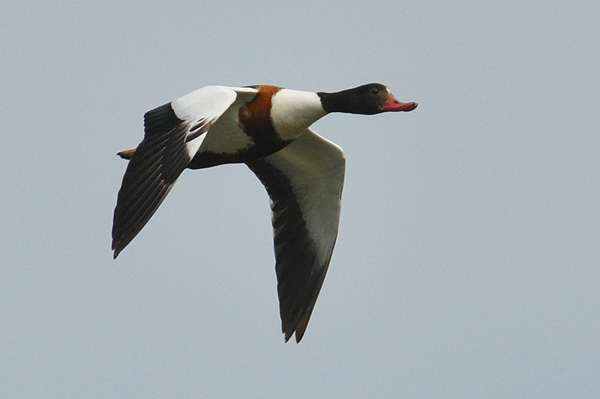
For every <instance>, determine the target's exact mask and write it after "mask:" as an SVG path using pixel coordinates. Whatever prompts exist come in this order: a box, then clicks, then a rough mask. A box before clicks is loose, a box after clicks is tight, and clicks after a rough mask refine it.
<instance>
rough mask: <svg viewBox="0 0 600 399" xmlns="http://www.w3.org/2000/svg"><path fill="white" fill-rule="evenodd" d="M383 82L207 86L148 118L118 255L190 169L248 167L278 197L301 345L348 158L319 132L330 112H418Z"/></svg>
mask: <svg viewBox="0 0 600 399" xmlns="http://www.w3.org/2000/svg"><path fill="white" fill-rule="evenodd" d="M416 107H417V104H416V103H414V102H410V103H401V102H400V101H398V100H396V99H395V98H394V97H393V96H392V94H391V92H390V90H389V89H388V88H387V87H385V86H384V85H381V84H378V83H371V84H366V85H362V86H359V87H355V88H353V89H348V90H343V91H339V92H335V93H324V92H318V93H312V92H305V91H298V90H290V89H284V88H281V87H276V86H266V85H262V86H249V87H225V86H206V87H203V88H201V89H198V90H196V91H193V92H191V93H189V94H187V95H185V96H183V97H180V98H178V99H176V100H174V101H172V102H170V103H168V104H165V105H162V106H160V107H158V108H155V109H153V110H151V111H148V112H147V113H146V114H145V115H144V126H145V135H144V139H143V140H142V142H141V143H140V144H139V145H138V147H137V148H135V149H132V150H126V151H122V152H120V153H119V155H120V156H121V157H122V158H125V159H129V164H128V166H127V170H126V172H125V176H124V177H123V182H122V184H121V188H120V190H119V194H118V199H117V205H116V208H115V212H114V219H113V228H112V238H113V241H112V249H113V250H114V253H113V254H114V257H115V258H116V257H117V256H118V255H119V253H120V252H121V251H122V250H123V249H124V248H125V247H126V246H127V245H128V244H129V243H130V242H131V240H133V238H134V237H135V236H136V235H137V234H138V233H139V232H140V230H141V229H142V228H143V227H144V226H145V225H146V223H147V222H148V220H149V219H150V218H151V217H152V215H153V214H154V212H156V210H157V209H158V207H159V206H160V204H161V203H162V201H163V200H164V199H165V197H166V196H167V194H168V193H169V191H171V188H172V187H173V185H174V184H175V182H176V181H177V178H178V177H179V175H180V174H181V172H183V170H184V169H186V168H189V169H202V168H208V167H211V166H216V165H222V164H227V163H245V164H246V165H248V167H249V168H250V169H251V170H252V172H254V173H255V174H256V176H257V177H258V178H259V179H260V181H261V182H262V184H263V185H264V186H265V188H266V190H267V193H268V194H269V198H270V200H271V210H272V224H273V230H274V243H275V258H276V265H275V269H276V274H277V282H278V284H277V291H278V295H279V309H280V316H281V322H282V331H283V334H285V341H286V342H287V341H288V340H289V339H290V338H291V337H292V335H293V334H294V333H295V335H296V342H300V340H301V339H302V336H303V335H304V332H305V330H306V326H307V324H308V321H309V319H310V315H311V313H312V311H313V308H314V306H315V302H316V300H317V296H318V295H319V291H320V290H321V286H322V285H323V280H324V278H325V274H326V272H327V268H328V267H329V262H330V260H331V255H332V252H333V247H334V244H335V241H336V238H337V232H338V224H339V219H340V206H341V194H342V186H343V183H344V171H345V158H344V153H343V151H342V149H341V148H340V147H338V146H337V145H336V144H334V143H332V142H330V141H328V140H326V139H324V138H323V137H321V136H319V135H318V134H316V133H315V132H314V131H312V130H311V129H310V126H311V125H312V124H313V123H314V122H315V121H317V120H318V119H320V118H322V117H323V116H325V115H327V114H328V113H331V112H344V113H351V114H363V115H374V114H379V113H382V112H395V111H412V110H414V109H415V108H416Z"/></svg>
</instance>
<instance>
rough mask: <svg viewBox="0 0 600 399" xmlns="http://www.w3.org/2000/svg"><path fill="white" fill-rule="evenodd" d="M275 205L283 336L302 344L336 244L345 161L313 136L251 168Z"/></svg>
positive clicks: (334, 148) (336, 149)
mask: <svg viewBox="0 0 600 399" xmlns="http://www.w3.org/2000/svg"><path fill="white" fill-rule="evenodd" d="M248 166H249V167H250V169H251V170H252V171H253V172H254V173H255V174H256V176H257V177H258V178H259V179H260V180H261V182H262V183H263V185H264V186H265V188H266V189H267V192H268V194H269V197H270V199H271V210H272V213H273V215H272V216H273V220H272V222H273V230H274V242H275V258H276V266H275V269H276V273H277V281H278V284H277V292H278V295H279V309H280V315H281V323H282V331H283V333H284V334H285V340H286V342H287V341H288V340H289V339H290V338H291V336H292V335H293V334H294V332H295V333H296V342H300V340H301V339H302V336H303V335H304V332H305V330H306V326H307V325H308V321H309V319H310V315H311V313H312V310H313V308H314V306H315V302H316V301H317V297H318V295H319V291H320V290H321V286H322V285H323V280H324V279H325V274H326V273H327V268H328V267H329V262H330V260H331V255H332V253H333V247H334V245H335V241H336V238H337V231H338V225H339V219H340V207H341V195H342V187H343V184H344V171H345V159H344V154H343V152H342V150H341V148H339V147H338V146H336V145H335V144H333V143H331V142H329V141H327V140H325V139H324V138H322V137H320V136H319V135H317V134H316V133H314V132H312V131H311V130H307V131H306V132H304V133H303V134H302V135H301V136H300V137H299V138H298V139H296V140H295V141H294V142H293V143H291V144H290V145H288V146H287V147H285V148H284V149H282V150H280V151H279V152H277V153H275V154H273V155H270V156H268V157H266V158H263V159H261V160H258V161H253V162H250V163H248Z"/></svg>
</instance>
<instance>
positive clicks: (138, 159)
mask: <svg viewBox="0 0 600 399" xmlns="http://www.w3.org/2000/svg"><path fill="white" fill-rule="evenodd" d="M255 93H256V90H255V89H252V88H235V89H234V88H229V87H223V86H207V87H203V88H201V89H198V90H196V91H193V92H191V93H189V94H187V95H185V96H183V97H180V98H178V99H177V100H175V101H172V102H170V103H168V104H165V105H162V106H160V107H158V108H155V109H153V110H151V111H148V112H147V113H146V114H145V115H144V126H145V135H144V140H143V141H142V142H141V143H140V145H139V146H138V147H137V148H136V149H135V152H134V153H133V156H132V157H131V160H130V161H129V165H128V166H127V170H126V171H125V176H123V182H122V183H121V189H120V190H119V194H118V198H117V206H116V208H115V213H114V218H113V229H112V237H113V241H112V249H113V250H114V257H115V258H116V257H117V256H118V255H119V253H120V252H121V251H122V250H123V249H124V248H125V247H126V246H127V245H128V244H129V243H130V242H131V240H133V239H134V237H135V236H136V235H137V234H138V233H139V232H140V230H141V229H142V228H143V227H144V226H145V225H146V223H147V222H148V220H150V218H151V217H152V215H153V214H154V212H156V210H157V209H158V207H159V206H160V204H161V203H162V201H163V200H164V199H165V197H166V196H167V194H168V193H169V191H170V190H171V188H172V187H173V184H175V181H176V180H177V178H178V177H179V175H180V174H181V172H183V170H184V169H185V168H186V167H187V166H188V164H189V163H190V160H191V159H192V158H193V157H194V155H195V154H196V152H197V151H198V149H199V148H200V145H201V144H202V141H203V140H204V138H205V137H206V132H207V131H208V129H209V128H210V127H211V126H212V124H213V123H215V122H216V121H217V119H219V117H220V116H221V115H222V114H223V113H224V112H225V111H226V110H227V109H228V108H229V107H230V106H231V104H233V103H234V102H235V100H236V98H237V97H238V94H243V95H249V96H251V97H253V96H254V94H255ZM251 97H250V98H251Z"/></svg>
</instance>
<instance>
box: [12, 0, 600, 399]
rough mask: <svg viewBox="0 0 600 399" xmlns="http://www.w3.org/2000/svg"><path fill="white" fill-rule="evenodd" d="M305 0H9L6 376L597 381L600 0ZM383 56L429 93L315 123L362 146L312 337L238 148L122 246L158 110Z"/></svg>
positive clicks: (352, 153) (473, 393)
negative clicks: (299, 332) (116, 249)
mask: <svg viewBox="0 0 600 399" xmlns="http://www.w3.org/2000/svg"><path fill="white" fill-rule="evenodd" d="M289 3H290V2H282V1H279V2H272V3H270V2H264V1H253V2H241V1H239V2H235V1H219V2H212V3H209V4H207V2H204V1H187V2H179V1H169V2H154V1H150V2H138V1H132V2H113V1H101V2H100V1H98V2H74V1H71V2H69V1H53V2H46V1H39V2H33V1H18V2H17V1H4V2H2V5H0V54H1V56H0V72H1V73H0V87H1V90H0V96H1V100H2V107H0V132H1V133H0V134H1V137H2V145H1V146H0V163H1V171H2V174H1V176H2V189H1V190H0V273H1V277H0V320H1V321H0V397H2V398H67V397H70V398H134V397H135V398H167V397H169V398H187V397H220V398H241V397H244V398H270V397H286V398H319V397H323V398H325V397H327V398H405V397H406V398H509V397H515V398H516V397H518V398H534V397H540V398H541V397H543V398H575V397H577V398H584V397H585V398H597V397H600V378H599V377H598V376H599V375H600V294H599V291H600V267H599V266H600V265H599V259H600V249H599V248H600V247H599V241H600V234H599V231H600V198H599V194H600V181H599V178H598V176H599V169H600V159H599V158H600V67H599V65H600V54H599V49H600V24H599V23H598V21H600V6H599V5H598V2H597V1H589V2H586V1H575V2H573V1H569V2H567V1H528V2H523V1H520V2H517V1H509V2H497V3H494V2H483V1H481V2H477V1H456V2H452V3H450V2H431V1H419V2H415V1H410V2H397V1H385V2H383V1H368V2H367V1H364V2H363V1H361V2H359V1H351V2H348V1H346V2H341V1H340V2H333V1H331V2H327V1H322V0H321V1H303V2H296V4H295V5H290V4H289ZM450 4H452V5H450ZM373 81H377V82H382V83H384V84H386V85H388V86H389V87H390V88H391V89H392V91H393V93H394V95H395V96H396V97H397V98H398V99H400V100H401V101H417V102H418V103H419V108H418V109H417V110H415V111H414V112H412V113H406V114H404V113H402V114H385V115H378V116H372V117H365V116H357V115H342V114H339V115H330V116H328V117H326V118H325V119H323V120H321V121H319V122H318V123H317V124H316V125H315V126H314V128H315V130H316V131H317V132H319V133H320V134H322V135H323V136H325V137H327V138H328V139H330V140H333V141H334V142H336V143H337V144H339V145H340V146H342V147H343V148H344V150H345V151H346V155H347V158H348V168H347V178H346V185H345V191H344V197H343V212H342V221H341V226H340V234H339V239H338V243H337V246H336V251H335V253H334V256H333V260H332V264H331V267H330V270H329V274H328V276H327V279H326V280H325V285H324V287H323V290H322V292H321V295H320V298H319V300H318V302H317V306H316V308H315V312H314V314H313V317H312V320H311V323H310V325H309V328H308V330H307V333H306V335H305V337H304V340H303V342H302V343H301V344H300V345H296V344H294V343H288V344H284V343H283V336H282V335H281V333H280V321H279V315H278V304H277V295H276V281H275V272H274V256H273V248H272V241H271V234H272V233H271V227H270V214H269V206H268V198H267V195H266V193H265V191H264V190H263V188H262V186H261V185H260V183H259V182H258V180H257V179H256V178H255V177H254V176H253V175H252V173H251V172H250V171H249V170H247V169H246V168H245V167H244V166H240V165H235V166H221V167H217V168H213V169H209V170H203V171H187V172H185V173H184V175H183V176H182V177H181V179H180V180H179V182H178V184H177V185H176V187H175V189H174V190H173V191H172V193H171V194H170V196H169V198H168V199H167V200H166V202H165V203H164V204H163V206H162V207H161V209H160V210H159V212H158V213H157V214H156V215H155V216H154V218H153V219H152V220H151V222H150V223H149V224H148V225H147V226H146V228H145V229H144V230H143V231H142V233H141V234H140V235H139V236H138V237H137V238H136V239H135V240H134V241H133V243H132V244H131V245H130V246H129V247H128V248H127V249H126V250H125V251H124V252H123V253H122V254H121V256H120V257H119V259H118V260H116V261H113V260H112V258H111V251H110V230H111V223H112V212H113V208H114V205H115V201H116V194H117V190H118V188H119V186H120V183H121V178H122V175H123V172H124V170H125V167H126V163H125V162H124V161H121V160H120V159H119V158H118V157H116V156H115V153H116V152H117V151H119V150H123V149H126V148H130V147H133V146H135V145H137V143H138V142H139V141H140V140H141V138H142V136H143V120H142V116H143V114H144V112H145V111H147V110H149V109H151V108H154V107H156V106H158V105H161V104H163V103H165V102H168V101H171V100H173V99H175V98H177V97H179V96H181V95H183V94H186V93H188V92H190V91H192V90H194V89H196V88H199V87H202V86H205V85H209V84H222V85H249V84H261V83H266V84H275V85H280V86H284V87H289V88H294V89H299V90H309V91H336V90H341V89H345V88H349V87H353V86H356V85H359V84H363V83H368V82H373Z"/></svg>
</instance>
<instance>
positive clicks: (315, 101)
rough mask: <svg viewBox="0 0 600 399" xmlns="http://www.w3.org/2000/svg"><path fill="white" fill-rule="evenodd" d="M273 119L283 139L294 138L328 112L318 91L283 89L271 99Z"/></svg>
mask: <svg viewBox="0 0 600 399" xmlns="http://www.w3.org/2000/svg"><path fill="white" fill-rule="evenodd" d="M271 103H272V106H271V120H272V121H273V126H274V127H275V130H276V131H277V133H278V134H279V136H280V137H281V138H282V139H283V140H294V139H296V138H298V136H300V134H302V133H303V132H304V131H305V130H306V129H308V127H309V126H310V125H312V124H313V123H315V122H316V121H317V120H319V119H321V118H322V117H324V116H325V115H326V114H327V113H326V112H325V110H324V109H323V106H322V105H321V98H320V97H319V96H318V95H317V94H316V93H311V92H306V91H298V90H290V89H281V90H279V91H278V92H277V93H275V95H274V96H273V98H272V99H271Z"/></svg>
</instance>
